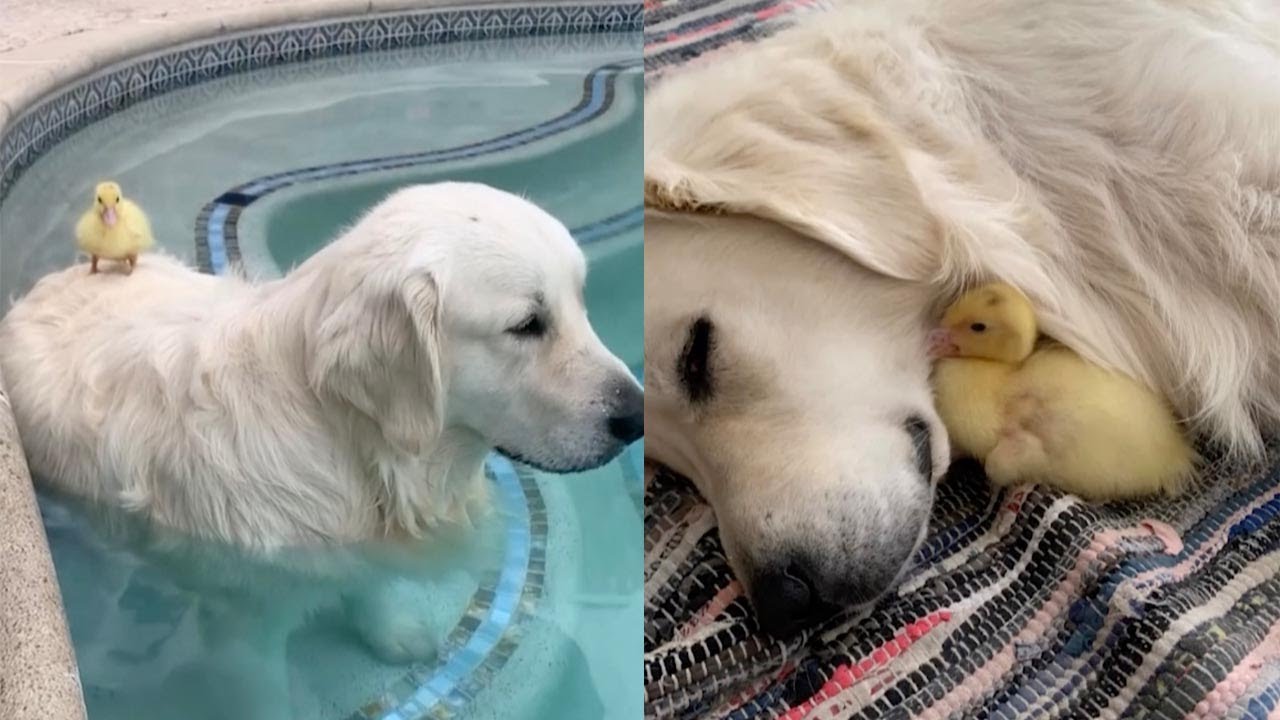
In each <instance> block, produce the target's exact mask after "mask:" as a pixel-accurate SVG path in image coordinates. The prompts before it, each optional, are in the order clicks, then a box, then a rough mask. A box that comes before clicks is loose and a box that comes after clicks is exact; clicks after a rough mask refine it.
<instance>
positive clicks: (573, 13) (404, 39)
mask: <svg viewBox="0 0 1280 720" xmlns="http://www.w3.org/2000/svg"><path fill="white" fill-rule="evenodd" d="M642 23H643V10H642V6H641V4H640V3H638V2H637V3H590V4H587V3H584V4H573V5H566V4H529V5H521V6H505V5H502V6H461V7H447V8H434V9H427V10H419V11H410V12H398V13H392V14H388V15H378V16H370V17H361V18H350V19H342V20H324V21H318V22H312V23H305V24H299V25H292V26H287V27H275V28H265V29H261V30H255V31H250V32H246V33H241V34H239V35H234V36H231V37H220V38H217V39H214V40H210V41H205V42H201V43H197V44H193V45H188V46H185V47H180V48H177V49H171V50H166V51H161V52H157V53H152V54H150V55H146V56H143V57H141V58H134V59H131V60H127V61H124V62H121V63H117V64H115V65H112V66H110V67H108V68H106V69H104V70H102V71H100V72H98V73H97V74H95V75H94V76H92V77H89V78H87V79H85V80H82V81H80V82H77V83H74V84H72V85H70V86H68V87H66V88H63V89H61V90H59V91H57V92H56V93H54V94H53V95H52V96H51V97H47V98H45V99H43V100H41V101H38V102H36V103H35V104H34V105H33V106H32V107H31V108H29V109H28V110H26V111H25V112H23V113H22V114H21V115H19V116H18V117H17V118H16V119H15V120H14V121H12V122H10V123H9V124H8V125H7V126H5V127H4V130H3V133H4V134H3V136H0V202H3V200H4V198H5V196H6V195H8V192H9V189H10V188H11V187H12V186H13V183H14V182H16V181H17V179H18V178H19V177H20V176H21V175H22V172H23V171H24V170H26V169H27V168H28V167H30V166H31V165H32V164H33V163H34V162H35V161H36V160H37V159H39V157H40V156H41V155H43V154H44V153H45V152H47V151H48V150H49V149H50V148H52V147H53V146H54V145H56V144H57V143H58V142H60V141H61V140H63V139H65V138H66V137H67V136H69V135H71V134H72V133H74V132H75V131H77V130H79V129H81V128H83V127H85V126H86V125H88V124H90V123H92V122H95V121H97V120H100V119H102V118H104V117H106V116H108V115H110V114H112V113H114V112H118V111H120V110H123V109H124V108H127V107H129V106H130V105H133V104H134V103H137V102H139V101H141V100H145V99H148V98H151V97H154V96H156V95H160V94H163V93H165V92H168V91H170V90H175V89H178V88H182V87H189V86H191V85H196V84H198V83H201V82H204V81H206V80H212V79H214V78H218V77H223V76H226V75H229V74H233V73H240V72H244V71H246V70H255V69H258V68H264V67H270V66H273V65H280V64H285V63H294V62H301V61H305V60H311V59H315V58H322V57H330V56H335V55H347V54H352V53H359V52H367V51H372V50H392V49H398V48H407V47H418V46H422V45H429V44H438V43H448V42H456V41H460V40H488V39H496V38H509V37H530V36H541V35H557V34H564V33H590V32H610V31H627V30H636V31H638V30H639V29H640V28H641V26H642Z"/></svg>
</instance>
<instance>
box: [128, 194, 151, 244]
mask: <svg viewBox="0 0 1280 720" xmlns="http://www.w3.org/2000/svg"><path fill="white" fill-rule="evenodd" d="M120 220H121V221H122V222H124V224H125V226H126V227H128V228H129V234H130V235H131V236H132V237H133V239H134V241H135V242H136V243H137V249H138V250H146V249H147V248H149V247H151V245H152V244H153V243H155V239H154V238H153V237H152V236H151V221H149V220H147V214H146V213H144V212H142V208H140V207H138V205H137V204H136V203H134V202H133V201H131V200H121V201H120Z"/></svg>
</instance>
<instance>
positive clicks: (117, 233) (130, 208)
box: [76, 182, 155, 274]
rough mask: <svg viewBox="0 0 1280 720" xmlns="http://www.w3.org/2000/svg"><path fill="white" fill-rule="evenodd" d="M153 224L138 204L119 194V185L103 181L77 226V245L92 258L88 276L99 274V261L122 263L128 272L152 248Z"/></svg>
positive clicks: (96, 189) (153, 241) (130, 271)
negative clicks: (103, 259) (123, 262)
mask: <svg viewBox="0 0 1280 720" xmlns="http://www.w3.org/2000/svg"><path fill="white" fill-rule="evenodd" d="M154 243H155V240H154V239H153V238H152V237H151V223H150V222H148V221H147V216H146V214H145V213H143V212H142V208H140V207H138V206H137V204H136V203H133V202H131V201H129V200H126V199H125V198H124V196H123V195H121V194H120V186H119V185H118V184H116V183H113V182H101V183H98V186H97V187H95V188H94V190H93V205H92V206H91V207H90V208H89V209H88V210H86V211H85V213H84V215H82V216H80V222H78V223H76V244H77V245H79V246H80V249H81V250H83V251H84V252H86V253H88V254H89V257H90V258H92V262H91V265H90V266H89V273H90V274H93V273H96V272H98V259H99V258H106V259H108V260H123V261H126V262H128V263H129V269H128V271H127V272H128V273H132V272H133V268H134V266H136V265H137V264H138V253H141V252H142V251H144V250H146V249H148V248H150V247H151V246H152V244H154Z"/></svg>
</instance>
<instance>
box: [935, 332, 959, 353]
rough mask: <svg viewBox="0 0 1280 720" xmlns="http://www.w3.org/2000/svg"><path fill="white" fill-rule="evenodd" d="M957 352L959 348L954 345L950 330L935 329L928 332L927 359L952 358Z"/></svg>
mask: <svg viewBox="0 0 1280 720" xmlns="http://www.w3.org/2000/svg"><path fill="white" fill-rule="evenodd" d="M959 352H960V347H959V346H958V345H956V341H955V338H953V337H952V336H951V331H950V330H948V329H946V328H936V329H934V330H932V331H930V332H929V358H930V359H931V360H936V359H937V358H944V357H954V356H955V355H956V354H958V353H959Z"/></svg>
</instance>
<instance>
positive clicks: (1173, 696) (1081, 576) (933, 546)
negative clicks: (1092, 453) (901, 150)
mask: <svg viewBox="0 0 1280 720" xmlns="http://www.w3.org/2000/svg"><path fill="white" fill-rule="evenodd" d="M816 7H817V4H816V3H813V2H799V1H797V0H782V1H781V2H778V0H767V1H766V2H756V3H752V2H745V1H743V0H728V1H724V2H716V1H715V0H686V1H685V2H662V1H660V0H659V1H653V2H649V3H648V4H646V6H645V8H646V28H645V44H646V49H645V59H646V69H647V73H648V81H649V82H655V81H658V78H659V76H660V75H661V74H662V73H664V72H669V71H672V70H674V69H675V68H677V66H680V65H681V64H683V63H687V62H689V61H690V60H693V59H694V58H698V61H699V62H716V61H718V60H719V59H720V58H722V57H723V54H722V53H720V52H716V53H708V51H710V50H721V49H726V48H727V46H730V45H734V44H739V43H742V42H745V41H750V40H752V39H755V38H758V37H761V36H763V35H767V34H769V33H771V32H773V31H774V30H776V29H778V28H779V27H782V26H785V25H786V24H787V23H788V22H790V21H791V20H792V19H794V18H795V17H796V16H797V14H798V12H800V11H805V10H810V9H815V8H816ZM726 51H727V52H731V50H726ZM1271 457H1273V458H1280V445H1275V446H1273V452H1272V454H1271ZM650 470H651V471H653V469H652V468H651V469H650ZM644 578H645V663H644V681H645V699H646V713H647V715H648V716H649V717H653V718H704V717H706V718H732V719H734V720H748V719H751V718H787V719H788V720H798V719H799V718H822V719H824V720H826V719H830V718H908V717H920V718H969V717H974V718H1024V717H1054V718H1121V717H1125V718H1256V719H1258V720H1261V719H1262V718H1272V719H1273V720H1280V468H1276V467H1274V465H1273V466H1265V465H1259V466H1237V465H1229V464H1226V463H1223V462H1218V463H1215V464H1212V465H1210V466H1209V467H1208V468H1206V471H1205V473H1204V478H1203V479H1202V480H1201V482H1200V483H1199V484H1198V485H1197V486H1196V487H1195V488H1193V489H1192V490H1191V491H1190V492H1189V493H1187V494H1186V495H1184V496H1183V497H1181V498H1179V499H1177V500H1163V501H1159V502H1147V503H1131V504H1107V505H1095V504H1088V503H1084V502H1081V501H1079V500H1077V499H1075V498H1072V497H1069V496H1063V495H1061V494H1058V493H1054V492H1050V491H1048V490H1046V489H1044V488H1041V487H1025V488H1019V489H1014V490H1010V491H1006V492H1003V493H999V494H993V493H992V492H991V491H990V490H989V489H988V488H987V486H986V483H985V480H984V479H983V477H982V474H981V470H980V469H979V468H978V467H977V466H976V465H974V464H971V463H963V464H959V465H957V466H956V467H954V468H953V469H952V471H951V473H950V474H949V475H948V477H947V478H946V479H945V480H944V481H943V482H942V483H941V486H940V488H939V492H938V500H937V506H936V509H935V512H934V517H933V521H932V523H931V532H930V535H929V538H928V540H927V542H926V543H925V545H924V547H923V549H922V551H921V553H920V555H919V557H918V558H917V563H916V569H915V570H914V571H913V574H911V575H910V576H908V577H907V579H906V580H905V581H904V582H903V584H902V585H901V586H900V587H899V589H898V590H897V592H896V593H894V594H892V595H891V596H890V597H887V598H885V599H884V600H882V601H881V602H880V603H879V604H878V605H877V606H876V607H874V608H872V609H871V610H869V611H863V612H859V613H853V614H849V615H847V616H844V617H839V618H836V619H834V620H832V621H830V622H829V623H828V624H826V625H824V626H822V627H815V628H811V629H810V630H808V631H807V632H805V633H803V634H801V636H799V637H798V638H796V639H794V640H792V641H790V642H787V643H783V642H779V641H776V640H773V639H771V638H770V637H769V636H766V635H761V634H758V633H757V629H756V625H755V621H754V619H753V618H752V615H751V613H750V611H749V609H748V605H747V603H746V599H745V598H744V597H743V595H742V593H741V589H740V588H739V586H738V584H737V583H736V582H735V581H734V580H733V578H732V576H731V575H730V572H729V569H728V565H727V564H726V562H725V558H724V553H723V551H722V549H721V547H720V543H719V539H718V537H717V535H716V530H715V520H714V518H713V516H712V515H711V511H710V508H709V507H708V506H707V505H706V504H705V503H703V501H702V500H701V499H700V498H699V497H698V495H697V493H696V491H694V490H693V488H692V487H691V486H690V485H689V484H688V483H687V482H686V481H685V480H683V479H682V478H679V477H676V476H673V475H671V474H670V473H667V472H665V471H662V470H656V471H654V477H653V480H652V481H651V483H650V485H649V488H648V491H647V493H646V497H645V576H644Z"/></svg>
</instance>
